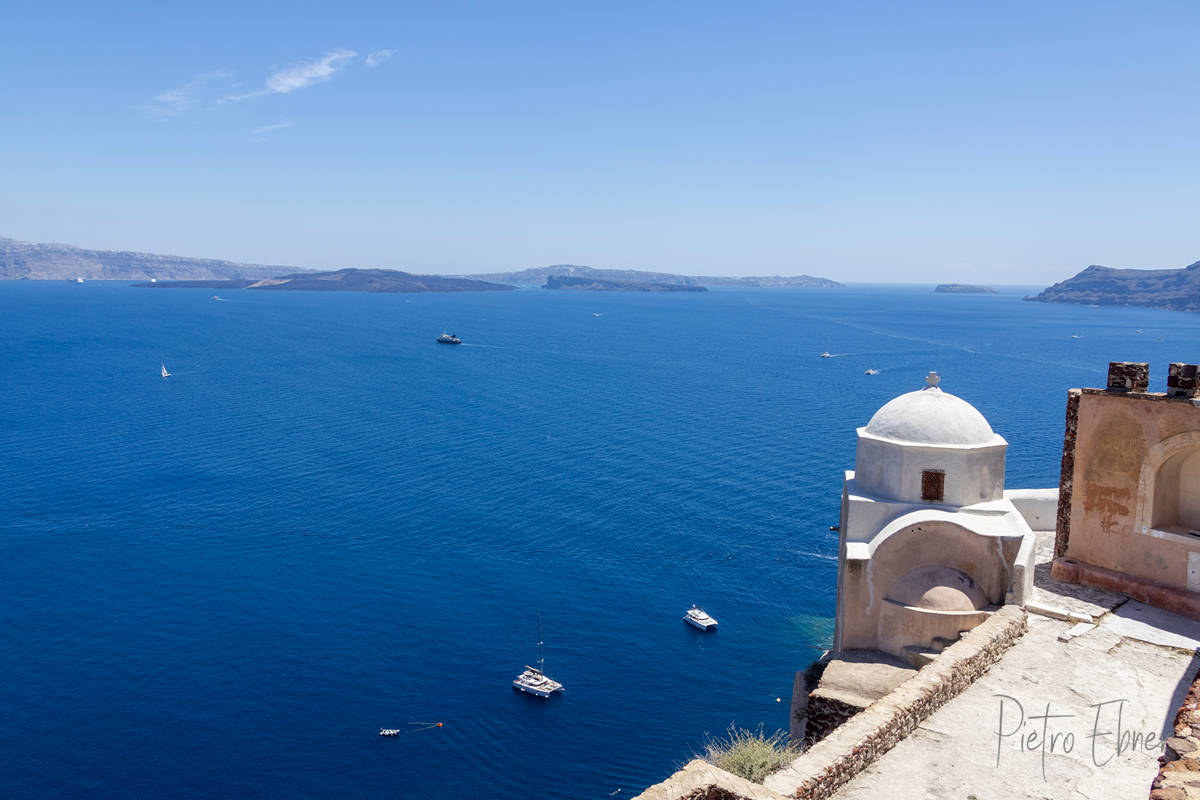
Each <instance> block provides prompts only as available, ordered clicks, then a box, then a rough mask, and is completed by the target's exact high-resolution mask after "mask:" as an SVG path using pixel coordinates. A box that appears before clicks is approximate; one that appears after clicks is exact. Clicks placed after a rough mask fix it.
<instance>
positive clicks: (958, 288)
mask: <svg viewBox="0 0 1200 800" xmlns="http://www.w3.org/2000/svg"><path fill="white" fill-rule="evenodd" d="M933 291H934V292H935V293H937V294H995V293H996V290H995V289H993V288H992V287H990V286H974V285H972V284H969V283H939V284H938V285H937V287H936V288H934V290H933Z"/></svg>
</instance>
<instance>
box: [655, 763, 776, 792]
mask: <svg viewBox="0 0 1200 800" xmlns="http://www.w3.org/2000/svg"><path fill="white" fill-rule="evenodd" d="M633 800H787V799H786V798H785V797H784V796H783V795H781V794H779V793H777V792H773V791H771V790H770V789H767V788H766V787H764V786H763V785H762V784H758V783H752V782H750V781H748V780H746V779H745V778H739V777H738V776H737V775H734V774H733V773H730V772H726V771H725V770H723V769H720V768H719V767H715V766H713V765H712V764H710V763H708V762H707V761H705V760H704V759H702V758H695V759H692V760H691V761H689V762H688V763H687V765H686V766H685V767H684V768H683V769H681V770H679V771H678V772H676V773H675V774H674V775H672V776H671V777H669V778H667V779H666V780H665V781H663V782H662V783H656V784H654V785H653V786H651V787H650V788H649V789H647V790H646V791H644V792H642V793H641V794H639V795H638V796H637V797H635V798H633Z"/></svg>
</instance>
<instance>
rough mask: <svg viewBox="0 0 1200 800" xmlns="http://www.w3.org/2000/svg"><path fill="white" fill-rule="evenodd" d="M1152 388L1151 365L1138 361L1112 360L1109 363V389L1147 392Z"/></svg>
mask: <svg viewBox="0 0 1200 800" xmlns="http://www.w3.org/2000/svg"><path fill="white" fill-rule="evenodd" d="M1148 388H1150V365H1149V364H1147V363H1144V362H1138V361H1112V362H1110V363H1109V365H1108V391H1110V392H1145V391H1146V390H1147V389H1148Z"/></svg>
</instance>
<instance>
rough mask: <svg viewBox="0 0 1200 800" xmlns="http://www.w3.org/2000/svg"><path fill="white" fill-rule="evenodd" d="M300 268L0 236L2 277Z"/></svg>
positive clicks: (215, 276)
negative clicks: (21, 240) (92, 247)
mask: <svg viewBox="0 0 1200 800" xmlns="http://www.w3.org/2000/svg"><path fill="white" fill-rule="evenodd" d="M299 271H300V268H299V267H272V266H268V265H265V264H239V263H236V262H234V261H222V260H220V259H215V258H185V257H183V256H163V255H155V254H154V253H136V252H132V251H129V250H85V249H83V248H82V247H73V246H71V245H69V244H33V243H31V242H20V241H17V240H16V239H6V238H4V237H0V280H17V279H20V278H27V279H29V280H47V281H53V280H74V279H75V278H85V279H87V280H124V281H129V280H135V281H136V280H150V279H151V278H154V279H156V280H192V281H195V280H201V281H203V280H239V279H241V280H250V281H255V280H259V279H260V278H270V277H274V276H275V275H282V274H284V273H289V272H299Z"/></svg>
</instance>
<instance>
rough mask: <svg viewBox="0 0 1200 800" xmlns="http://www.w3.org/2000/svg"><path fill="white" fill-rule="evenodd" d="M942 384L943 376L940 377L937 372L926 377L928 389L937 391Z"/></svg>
mask: <svg viewBox="0 0 1200 800" xmlns="http://www.w3.org/2000/svg"><path fill="white" fill-rule="evenodd" d="M941 382H942V376H941V375H938V374H937V373H936V372H931V373H929V374H928V375H926V376H925V388H926V389H936V388H938V384H939V383H941Z"/></svg>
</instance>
